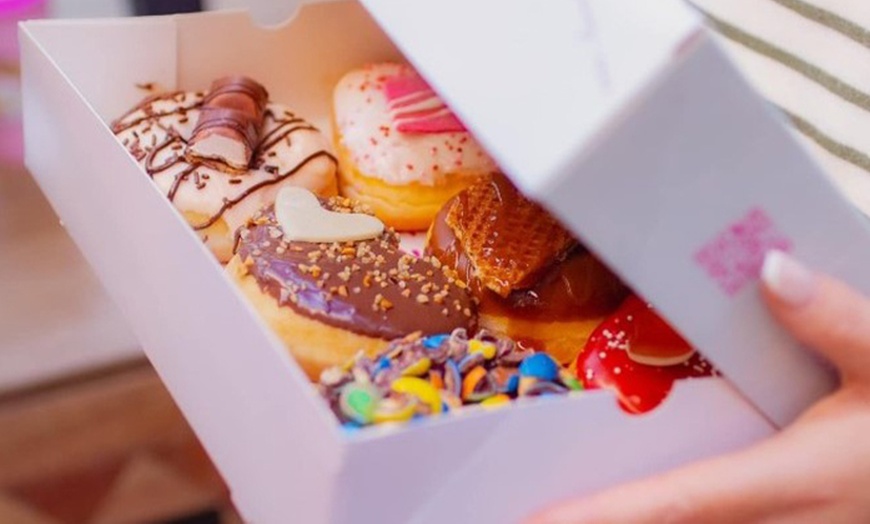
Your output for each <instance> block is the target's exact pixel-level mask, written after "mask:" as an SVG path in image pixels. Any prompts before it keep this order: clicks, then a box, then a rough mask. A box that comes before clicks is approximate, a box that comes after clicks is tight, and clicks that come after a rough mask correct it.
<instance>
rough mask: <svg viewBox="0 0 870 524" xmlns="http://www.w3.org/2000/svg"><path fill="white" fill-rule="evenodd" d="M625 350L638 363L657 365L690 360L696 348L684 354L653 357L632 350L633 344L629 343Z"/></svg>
mask: <svg viewBox="0 0 870 524" xmlns="http://www.w3.org/2000/svg"><path fill="white" fill-rule="evenodd" d="M625 351H626V354H627V355H628V358H630V359H631V360H632V361H634V362H637V363H638V364H644V365H646V366H657V367H666V366H676V365H679V364H682V363H684V362H688V360H689V359H690V358H692V355H694V354H695V350H694V349H690V350H688V351H687V352H685V353H683V354H682V355H674V356H672V357H653V356H650V355H639V354H637V353H633V352H632V351H631V344H629V345H628V347H627V348H626V350H625Z"/></svg>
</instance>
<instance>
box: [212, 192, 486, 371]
mask: <svg viewBox="0 0 870 524" xmlns="http://www.w3.org/2000/svg"><path fill="white" fill-rule="evenodd" d="M324 206H325V207H326V208H327V209H330V210H338V211H340V212H350V211H353V210H355V211H357V212H358V211H360V210H359V209H358V208H355V207H354V205H353V204H352V203H351V202H350V201H349V200H347V199H344V198H341V197H334V198H331V199H329V200H327V201H325V202H324ZM227 270H228V272H229V273H230V275H231V276H232V278H233V279H234V280H235V281H236V282H237V284H239V286H240V287H241V288H242V290H243V292H244V293H245V295H246V296H247V297H248V298H249V299H250V300H251V301H252V303H253V304H254V305H255V307H256V308H257V310H258V311H259V312H260V314H261V315H262V316H263V317H264V318H265V319H266V321H267V323H269V324H270V325H271V326H272V328H273V329H274V330H275V331H276V332H277V333H278V335H279V337H280V338H281V339H282V340H283V341H284V342H285V344H286V345H287V348H288V350H289V351H290V352H291V353H292V354H293V355H294V356H295V357H296V359H297V360H298V361H299V362H300V364H301V365H302V367H303V369H304V370H305V371H306V372H307V373H308V375H309V376H310V377H311V378H312V379H314V380H316V379H317V378H318V377H319V374H320V372H321V371H322V370H323V369H325V368H327V367H330V366H335V365H343V364H344V363H346V362H347V361H349V360H350V359H352V358H353V356H354V355H355V354H356V353H357V352H359V351H363V352H365V353H367V354H369V355H374V354H376V353H378V352H379V351H382V350H383V349H384V348H385V347H386V346H387V344H388V342H389V341H390V340H393V339H396V338H401V337H404V336H406V335H409V334H411V333H418V332H419V333H421V334H423V335H433V334H440V333H450V332H451V331H453V330H454V329H456V328H458V327H462V328H466V329H468V330H472V331H473V330H474V329H476V327H477V311H476V306H475V304H474V301H473V300H472V299H471V297H470V296H469V294H468V293H467V291H466V289H465V285H464V284H463V283H462V282H461V281H459V280H457V279H456V278H455V277H454V274H453V272H452V271H450V270H449V269H446V268H443V267H442V266H441V264H440V263H439V262H438V261H437V260H431V259H429V258H417V257H415V256H413V255H409V254H406V253H402V252H401V251H400V250H399V248H398V238H397V236H396V234H395V233H394V232H392V231H391V230H388V231H385V232H384V233H383V234H382V235H380V236H379V237H377V238H374V239H371V240H363V241H357V242H329V243H315V242H301V241H287V240H285V239H284V238H283V232H282V230H281V227H280V225H279V224H278V223H277V221H276V219H275V213H274V210H272V209H269V210H267V211H266V212H264V213H263V214H261V215H259V216H257V217H255V218H254V219H253V220H252V221H251V222H250V223H249V224H248V225H247V226H245V227H243V228H241V229H240V231H239V235H238V240H237V245H236V256H235V257H234V258H233V259H232V260H231V261H230V264H229V265H228V266H227Z"/></svg>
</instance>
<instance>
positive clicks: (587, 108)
mask: <svg viewBox="0 0 870 524" xmlns="http://www.w3.org/2000/svg"><path fill="white" fill-rule="evenodd" d="M361 3H362V4H363V5H364V6H365V7H366V8H367V9H368V10H369V11H370V13H371V14H372V15H373V17H374V18H375V19H376V20H377V21H378V23H379V24H380V25H381V27H382V28H383V29H384V30H385V31H386V32H387V34H388V35H389V36H390V37H391V38H392V39H393V41H394V42H395V43H396V45H397V46H398V47H399V48H400V49H401V50H402V51H403V52H404V53H405V55H406V56H407V58H408V59H409V60H410V61H411V62H412V63H413V64H414V65H415V66H416V67H417V69H418V70H419V71H420V73H421V74H422V75H423V76H424V77H426V79H427V80H428V81H429V82H430V83H431V85H432V86H433V88H434V89H435V90H436V91H438V92H439V94H440V95H441V96H442V97H443V98H444V99H445V101H446V102H447V103H448V104H449V105H450V106H451V108H452V109H453V110H454V111H455V112H456V113H457V115H458V116H459V117H460V118H461V119H462V120H463V122H465V124H466V125H467V126H468V127H469V128H470V129H471V130H472V131H473V132H474V133H475V134H476V135H477V137H478V138H479V140H480V141H481V142H482V143H483V144H484V146H485V147H486V148H487V149H488V150H489V151H490V153H491V154H492V155H493V157H494V158H495V159H496V160H497V161H498V162H499V164H500V165H501V167H502V169H503V170H504V171H505V172H506V173H507V174H508V175H509V176H510V177H511V178H512V179H513V181H514V182H515V183H516V184H517V185H518V186H519V187H520V188H521V189H522V190H523V191H524V192H525V193H526V194H527V195H529V196H530V197H532V198H534V199H536V200H538V201H540V202H541V203H542V204H544V205H545V206H546V207H548V208H549V209H550V210H551V211H552V212H553V213H555V214H556V215H557V216H559V217H560V219H561V220H562V221H563V222H564V223H565V224H566V225H567V226H569V227H570V228H571V229H572V230H573V232H574V233H575V234H577V235H578V237H579V238H580V239H582V240H583V241H584V242H585V243H586V244H587V245H588V246H589V247H591V248H592V249H593V250H595V251H596V253H598V255H599V256H600V257H601V258H602V259H604V260H605V261H606V262H607V263H608V264H609V265H610V266H611V267H612V268H613V269H614V270H615V271H616V272H617V273H619V274H620V275H621V276H622V277H623V278H624V279H625V280H626V281H627V282H628V283H629V284H630V285H631V286H632V287H633V288H634V289H635V290H636V291H638V292H639V293H640V294H642V295H643V296H644V297H645V298H646V299H647V300H649V301H651V302H652V303H653V304H654V305H655V306H656V307H657V308H659V309H660V310H661V311H662V312H663V314H664V315H665V316H666V317H667V318H668V319H669V320H670V321H671V322H672V323H673V324H674V325H675V326H676V327H677V328H678V329H679V330H680V331H681V332H682V333H683V334H684V336H686V337H687V338H688V339H689V340H690V341H691V342H692V343H693V344H694V345H695V346H696V347H698V348H700V349H701V350H702V351H703V352H704V354H705V355H706V356H707V357H708V358H710V359H711V360H712V361H714V362H715V363H716V365H717V366H718V367H719V368H720V369H721V370H722V371H723V372H724V373H725V375H726V376H727V377H728V378H729V379H730V380H731V381H732V382H733V383H734V384H735V385H736V386H737V387H738V388H739V389H740V390H741V391H742V392H743V393H744V394H745V395H746V396H747V397H748V398H749V399H750V400H751V401H752V403H753V404H754V405H755V406H756V407H758V408H759V409H760V410H761V411H762V412H763V413H764V414H765V415H766V416H767V417H768V418H769V419H770V420H771V421H772V422H774V423H775V424H777V425H780V426H781V425H784V424H786V423H788V422H790V421H791V420H793V419H794V418H796V417H797V416H798V415H799V414H800V412H802V411H803V410H804V409H805V408H806V407H808V406H809V405H810V404H811V403H813V402H814V401H815V400H817V399H818V398H820V397H821V396H823V395H825V394H826V393H828V392H830V391H831V390H832V389H833V388H834V387H835V386H836V376H835V373H834V372H833V371H832V370H831V369H829V368H828V367H827V366H826V365H825V364H824V363H822V362H820V361H819V360H818V359H817V358H815V356H813V355H811V354H810V353H809V352H808V351H806V350H805V349H802V348H800V347H799V346H798V344H797V343H796V342H795V341H794V340H792V339H791V337H790V336H789V335H788V334H787V333H785V332H784V331H783V330H782V329H781V328H780V327H778V326H777V325H776V323H775V322H774V321H773V319H772V318H771V317H770V315H769V314H768V313H767V311H766V309H765V308H764V306H763V304H762V302H761V299H760V295H759V292H758V286H757V277H758V273H759V270H760V267H761V263H762V261H763V256H764V252H765V251H766V250H767V249H769V248H779V249H785V250H790V251H793V252H795V253H796V254H797V256H798V257H800V258H802V259H804V260H805V261H807V262H808V263H810V264H812V265H814V266H815V267H817V268H819V269H821V270H823V271H826V272H829V273H832V274H834V275H836V276H839V277H840V278H844V279H845V280H847V281H849V282H850V283H851V284H852V285H854V286H857V287H858V288H860V289H865V290H870V278H868V276H866V275H865V274H864V272H863V271H862V270H861V269H860V268H861V266H862V265H864V266H865V267H866V264H865V263H862V261H867V260H870V242H868V240H870V235H868V230H867V227H866V226H867V224H866V221H865V220H864V218H863V217H861V216H859V214H858V213H857V212H856V211H855V210H853V209H851V208H850V206H848V204H847V203H846V202H845V200H844V199H843V198H842V197H841V196H840V195H839V194H838V193H837V192H836V190H835V189H834V188H833V186H832V185H831V184H830V183H829V182H828V181H827V180H826V179H825V177H824V175H823V173H822V172H821V171H820V169H819V168H818V167H817V166H816V165H815V164H814V163H813V162H812V161H811V160H810V159H809V157H808V156H807V154H806V153H805V152H804V151H803V150H802V149H801V148H800V147H799V146H798V145H796V143H795V142H794V140H793V139H792V137H791V136H789V134H788V132H787V130H786V129H785V126H784V125H783V123H782V122H781V121H780V120H781V117H780V116H779V115H778V114H775V113H774V112H773V111H772V110H771V109H770V108H769V107H767V106H766V105H765V104H764V103H763V102H762V100H761V99H760V97H759V96H758V95H757V94H756V93H755V92H754V91H753V90H752V89H751V88H750V87H749V86H748V84H747V83H746V82H745V81H744V80H743V79H742V77H741V75H740V74H739V73H738V72H737V71H736V70H735V69H734V68H733V66H732V65H731V64H730V62H728V60H727V59H725V58H724V56H723V54H722V53H721V51H719V50H718V48H716V46H715V45H714V44H713V43H712V41H711V39H710V38H709V37H707V35H706V34H705V33H704V32H703V30H702V28H701V22H700V20H699V18H698V16H697V15H696V14H695V13H694V12H693V11H691V10H690V9H689V8H688V7H687V5H685V3H684V2H682V1H681V0H656V1H648V0H643V1H641V0H551V1H547V2H530V1H524V0H477V1H475V2H468V1H467V0H425V1H424V0H420V1H417V2H406V1H403V0H361ZM820 217H825V220H824V224H822V223H821V221H820V220H819V218H820ZM834 254H836V256H835V255H834Z"/></svg>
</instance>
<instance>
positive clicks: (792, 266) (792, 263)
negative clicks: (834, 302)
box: [761, 250, 816, 307]
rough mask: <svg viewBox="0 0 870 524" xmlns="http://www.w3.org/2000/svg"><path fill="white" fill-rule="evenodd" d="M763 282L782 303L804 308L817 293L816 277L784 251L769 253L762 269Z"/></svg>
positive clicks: (765, 257)
mask: <svg viewBox="0 0 870 524" xmlns="http://www.w3.org/2000/svg"><path fill="white" fill-rule="evenodd" d="M761 281H762V282H763V283H764V285H765V286H766V287H767V289H768V290H769V291H770V292H771V293H773V294H774V295H776V296H777V297H778V298H779V299H780V300H781V301H782V302H785V303H786V304H789V305H791V306H795V307H798V306H803V305H804V304H807V303H808V302H809V301H810V300H812V298H813V295H814V294H815V291H816V276H815V274H813V272H812V271H810V270H809V269H808V268H807V267H806V266H804V265H803V264H801V263H800V262H798V261H797V260H795V259H794V258H792V257H791V255H788V254H787V253H784V252H782V251H778V250H772V251H768V252H767V254H766V255H765V256H764V265H763V266H762V267H761Z"/></svg>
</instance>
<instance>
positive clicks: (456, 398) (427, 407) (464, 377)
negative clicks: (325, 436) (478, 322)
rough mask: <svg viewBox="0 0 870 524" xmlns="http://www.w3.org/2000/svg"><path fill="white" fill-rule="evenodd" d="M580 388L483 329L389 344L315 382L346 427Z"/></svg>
mask: <svg viewBox="0 0 870 524" xmlns="http://www.w3.org/2000/svg"><path fill="white" fill-rule="evenodd" d="M580 389H582V386H581V384H580V382H579V381H578V380H577V379H576V378H575V377H574V375H573V374H572V373H571V372H570V371H568V370H567V369H564V368H562V367H560V366H559V365H558V364H557V363H556V362H555V361H554V360H553V359H552V358H551V357H550V356H548V355H546V354H544V353H534V352H533V351H531V350H529V349H527V348H523V347H521V346H518V345H517V344H516V343H515V342H514V341H513V340H511V339H509V338H506V337H499V336H495V335H493V334H491V333H488V332H487V331H486V330H480V331H479V332H478V333H476V334H475V335H474V336H473V337H472V336H470V335H469V334H468V332H467V331H466V330H465V329H462V328H457V329H455V330H454V331H453V332H452V333H442V334H439V335H432V336H428V337H423V336H420V335H419V334H413V335H409V336H407V337H404V338H401V339H398V340H394V341H392V342H391V343H390V344H389V346H387V348H386V349H385V350H383V351H382V352H380V353H378V354H377V355H374V356H368V355H363V354H359V355H357V356H356V357H355V358H354V359H353V360H352V361H351V362H348V363H347V364H345V365H344V366H341V367H338V366H336V367H332V368H329V369H327V370H325V371H324V372H323V373H322V374H321V376H320V381H319V383H318V390H319V391H320V393H321V395H322V397H323V398H324V399H325V400H326V401H327V403H328V404H329V406H330V407H331V408H332V410H333V412H334V413H335V415H336V416H337V417H338V419H339V420H340V421H341V422H342V424H343V425H344V427H346V428H349V429H356V428H358V427H361V426H367V425H371V424H381V423H385V422H404V421H408V420H411V419H412V418H414V417H418V416H432V415H440V414H443V413H447V412H449V411H452V410H456V409H459V408H461V407H463V406H469V405H480V406H482V407H484V408H493V407H499V406H503V405H505V404H506V403H508V402H510V401H511V400H514V399H517V398H521V397H537V396H542V395H565V394H568V393H570V392H572V391H578V390H580Z"/></svg>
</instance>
